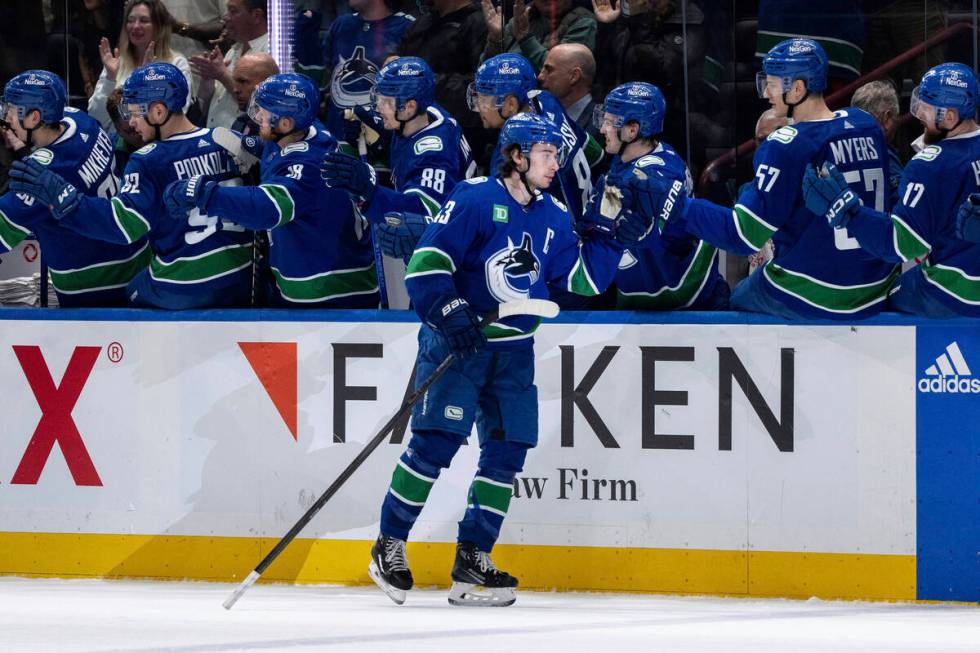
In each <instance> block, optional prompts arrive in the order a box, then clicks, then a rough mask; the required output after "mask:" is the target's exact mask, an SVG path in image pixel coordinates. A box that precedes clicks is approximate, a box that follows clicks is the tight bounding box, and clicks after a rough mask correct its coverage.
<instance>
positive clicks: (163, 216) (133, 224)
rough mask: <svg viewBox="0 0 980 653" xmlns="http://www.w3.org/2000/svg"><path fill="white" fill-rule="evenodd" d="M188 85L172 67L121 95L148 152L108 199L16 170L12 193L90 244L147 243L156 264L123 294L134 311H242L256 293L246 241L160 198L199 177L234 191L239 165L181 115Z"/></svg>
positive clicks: (37, 172)
mask: <svg viewBox="0 0 980 653" xmlns="http://www.w3.org/2000/svg"><path fill="white" fill-rule="evenodd" d="M186 100H187V80H186V79H185V78H184V75H183V74H182V73H181V72H180V71H179V70H178V69H177V68H176V67H175V66H173V65H171V64H168V63H153V64H148V65H145V66H143V67H141V68H138V69H136V70H135V71H134V72H133V74H132V75H131V76H130V77H129V78H128V79H127V80H126V84H125V85H124V86H123V100H122V105H121V106H120V109H121V113H123V117H124V118H125V119H127V120H128V121H129V123H130V125H132V126H133V128H134V129H136V130H137V131H139V132H140V135H141V136H142V137H143V141H144V142H146V143H148V145H146V146H145V147H143V148H142V149H140V150H138V151H136V152H135V153H133V155H132V157H130V159H129V163H128V164H127V165H126V168H125V172H124V179H123V186H122V188H121V189H120V191H119V194H118V195H116V196H115V197H113V198H111V199H104V198H99V197H88V196H83V195H82V194H81V193H79V192H77V191H76V189H75V187H74V186H72V185H71V184H69V183H68V182H67V181H65V179H64V178H63V177H61V176H60V175H58V174H55V173H53V172H52V171H50V170H48V169H46V168H44V167H43V166H38V165H36V164H32V163H31V162H30V161H28V162H27V164H24V163H23V162H15V163H14V166H13V168H12V171H11V178H12V179H15V181H14V182H13V183H12V184H11V186H12V187H16V188H17V190H18V191H20V192H23V193H26V194H28V195H31V196H32V197H36V198H38V199H39V200H40V201H41V202H43V203H44V204H47V205H49V206H50V207H51V213H52V215H53V216H54V217H55V218H56V219H57V220H60V222H61V225H62V226H63V227H68V228H70V229H72V230H74V231H77V232H78V233H81V234H84V235H86V236H88V237H90V238H95V239H99V240H104V241H107V242H110V243H118V244H120V245H131V244H134V243H137V242H140V241H141V240H142V239H143V238H144V237H145V238H146V239H147V240H148V241H149V244H150V248H151V249H152V251H153V258H152V259H151V260H150V263H149V266H148V267H147V268H146V269H144V270H142V271H141V272H139V273H138V274H137V275H136V276H135V277H134V278H133V280H132V281H131V282H130V283H129V286H128V287H127V297H128V298H129V301H130V302H131V303H132V304H134V305H136V306H148V307H156V308H169V309H184V308H204V307H208V306H243V305H247V304H248V303H249V302H250V295H251V289H252V258H253V254H252V250H253V242H252V234H251V233H250V232H247V231H245V229H244V228H243V227H241V226H239V225H237V224H235V223H234V222H231V221H228V220H219V219H218V218H216V217H214V216H209V215H206V214H204V213H201V212H200V211H198V210H196V209H195V210H192V211H189V212H182V213H179V214H175V213H171V212H168V208H167V206H166V204H165V202H164V201H163V200H164V198H163V191H164V189H165V188H166V187H167V185H168V184H170V183H171V182H172V181H174V180H176V179H180V178H185V177H193V176H196V175H204V176H205V177H206V178H207V179H211V180H215V181H219V182H222V183H224V184H240V183H241V177H240V175H239V170H238V166H237V164H236V163H235V162H234V160H233V159H232V157H231V155H229V154H228V152H226V151H225V150H224V149H222V148H221V147H220V146H219V145H218V144H216V143H215V142H214V139H213V138H212V137H211V130H209V129H198V128H197V127H195V126H194V125H193V124H192V123H191V122H190V121H189V120H188V119H187V117H186V116H184V114H183V113H182V112H183V107H184V104H185V103H186Z"/></svg>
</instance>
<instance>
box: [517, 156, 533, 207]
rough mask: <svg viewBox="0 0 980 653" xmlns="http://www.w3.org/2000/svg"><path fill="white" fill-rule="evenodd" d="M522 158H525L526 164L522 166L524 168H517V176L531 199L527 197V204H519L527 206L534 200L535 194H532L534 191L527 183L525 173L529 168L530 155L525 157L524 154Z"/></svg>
mask: <svg viewBox="0 0 980 653" xmlns="http://www.w3.org/2000/svg"><path fill="white" fill-rule="evenodd" d="M521 155H522V156H523V155H524V153H523V152H521ZM524 158H525V159H526V160H527V165H526V166H524V169H523V170H522V169H520V168H517V177H518V178H519V179H520V180H521V184H523V185H524V190H526V191H527V194H528V195H530V196H531V199H529V200H528V201H527V204H521V206H523V207H524V208H527V207H529V206H531V203H532V202H533V201H534V197H535V196H534V191H533V190H531V185H530V184H529V183H527V173H528V171H529V170H530V169H531V158H530V157H527V156H525V157H524Z"/></svg>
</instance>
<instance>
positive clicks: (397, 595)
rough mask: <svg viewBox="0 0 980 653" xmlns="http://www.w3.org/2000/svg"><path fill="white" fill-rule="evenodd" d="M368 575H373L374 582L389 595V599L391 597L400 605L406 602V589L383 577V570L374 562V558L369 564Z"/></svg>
mask: <svg viewBox="0 0 980 653" xmlns="http://www.w3.org/2000/svg"><path fill="white" fill-rule="evenodd" d="M368 576H370V577H371V580H373V581H374V584H375V585H377V586H378V587H379V588H380V589H381V591H382V592H384V593H385V594H387V595H388V598H389V599H391V600H392V601H394V602H395V603H397V604H398V605H401V604H403V603H404V602H405V595H406V592H405V590H400V589H398V588H397V587H395V586H394V585H392V584H391V583H389V582H387V581H386V580H385V579H384V578H382V577H381V571H379V570H378V565H376V564H374V560H372V561H371V564H369V565H368Z"/></svg>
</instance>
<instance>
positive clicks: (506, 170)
mask: <svg viewBox="0 0 980 653" xmlns="http://www.w3.org/2000/svg"><path fill="white" fill-rule="evenodd" d="M514 150H517V151H518V152H520V150H521V146H520V145H518V144H517V143H511V144H510V145H507V146H505V147H504V149H503V150H501V151H500V155H501V160H500V165H498V166H497V174H498V175H500V178H501V179H506V178H507V177H510V174H511V173H512V172H520V171H519V170H518V169H517V164H516V163H514V160H513V159H512V158H511V154H513V153H514Z"/></svg>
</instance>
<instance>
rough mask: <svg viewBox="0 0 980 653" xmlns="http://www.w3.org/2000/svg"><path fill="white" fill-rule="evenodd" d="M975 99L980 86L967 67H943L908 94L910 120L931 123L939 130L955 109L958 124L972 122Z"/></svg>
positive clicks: (927, 74) (929, 72)
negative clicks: (950, 111) (914, 118)
mask: <svg viewBox="0 0 980 653" xmlns="http://www.w3.org/2000/svg"><path fill="white" fill-rule="evenodd" d="M978 96H980V82H978V81H977V76H976V74H975V73H974V72H973V70H972V69H971V68H970V67H969V66H967V65H965V64H961V63H943V64H939V65H938V66H934V67H932V68H930V69H929V70H928V71H927V72H926V74H925V75H923V76H922V81H921V82H919V85H918V86H916V87H915V89H914V90H913V91H912V104H911V106H910V107H909V109H910V111H911V113H912V115H913V116H915V117H917V118H920V119H921V120H924V121H926V122H931V123H934V124H935V125H936V128H937V129H939V125H940V124H941V123H942V122H943V119H944V118H945V117H946V111H947V110H949V109H956V112H957V113H958V114H959V118H960V121H961V122H962V121H963V120H971V119H974V118H976V115H977V97H978ZM957 124H958V123H957Z"/></svg>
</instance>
